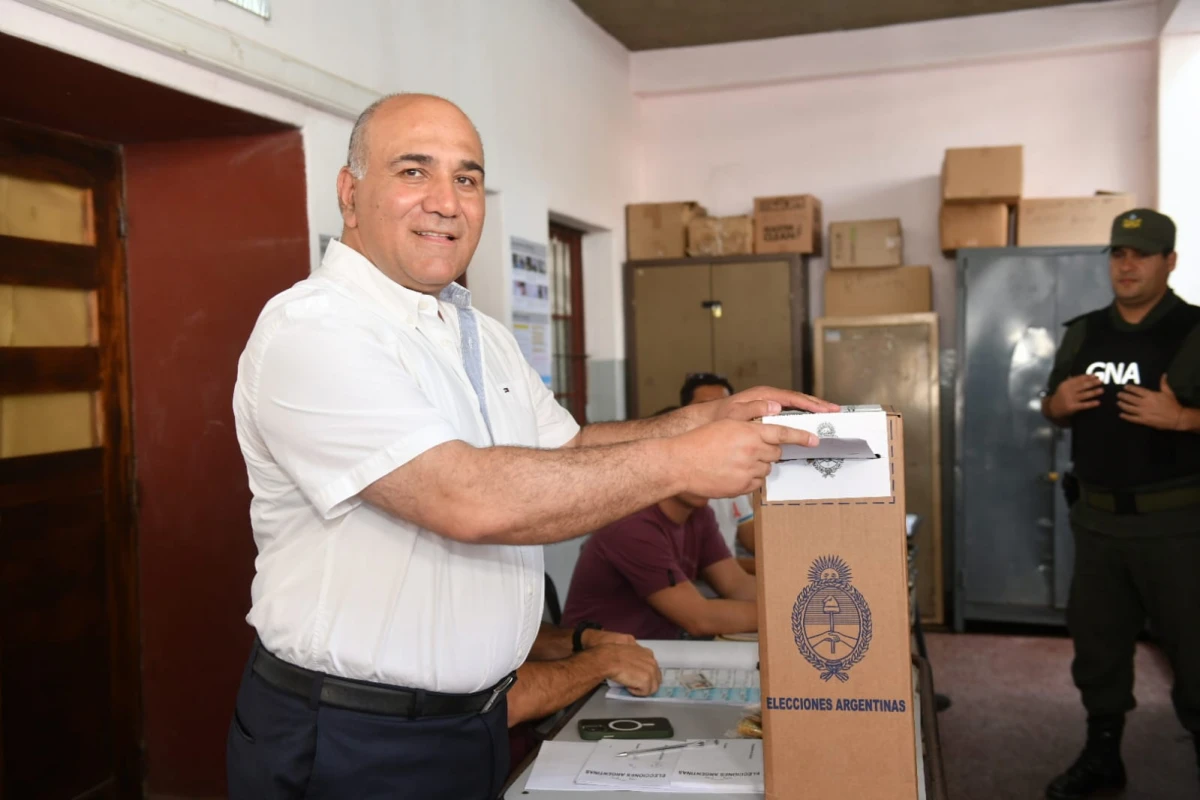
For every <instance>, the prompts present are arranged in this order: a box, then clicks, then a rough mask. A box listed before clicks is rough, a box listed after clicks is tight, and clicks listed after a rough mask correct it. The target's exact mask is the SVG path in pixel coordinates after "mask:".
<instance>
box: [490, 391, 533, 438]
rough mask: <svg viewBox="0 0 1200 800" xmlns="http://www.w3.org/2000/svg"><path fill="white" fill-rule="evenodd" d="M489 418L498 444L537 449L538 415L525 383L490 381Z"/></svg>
mask: <svg viewBox="0 0 1200 800" xmlns="http://www.w3.org/2000/svg"><path fill="white" fill-rule="evenodd" d="M488 417H489V418H490V420H491V423H492V436H493V438H494V439H495V442H496V444H506V445H517V446H520V447H537V444H538V427H537V413H536V412H535V411H534V409H533V398H532V397H530V395H529V389H528V387H526V386H525V384H524V382H523V381H517V380H499V381H495V382H491V381H489V385H488Z"/></svg>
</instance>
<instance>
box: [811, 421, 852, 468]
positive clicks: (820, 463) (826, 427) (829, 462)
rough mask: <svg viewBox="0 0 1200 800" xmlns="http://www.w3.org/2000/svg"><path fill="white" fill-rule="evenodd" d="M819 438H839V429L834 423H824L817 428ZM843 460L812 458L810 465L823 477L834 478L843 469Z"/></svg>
mask: <svg viewBox="0 0 1200 800" xmlns="http://www.w3.org/2000/svg"><path fill="white" fill-rule="evenodd" d="M817 436H820V437H821V438H822V439H828V438H829V437H830V436H837V429H836V428H834V427H833V423H832V422H822V423H821V424H820V425H818V426H817ZM843 461H845V459H842V458H810V459H808V463H809V464H812V466H813V469H815V470H816V471H817V472H819V473H821V475H822V476H823V477H826V478H832V477H833V476H834V475H836V474H837V471H838V470H839V469H841V468H842V462H843Z"/></svg>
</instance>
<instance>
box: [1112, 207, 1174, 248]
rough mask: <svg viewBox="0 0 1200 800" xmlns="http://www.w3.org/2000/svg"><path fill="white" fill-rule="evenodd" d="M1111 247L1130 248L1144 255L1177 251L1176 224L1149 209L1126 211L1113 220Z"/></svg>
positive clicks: (1163, 215) (1165, 216) (1164, 215)
mask: <svg viewBox="0 0 1200 800" xmlns="http://www.w3.org/2000/svg"><path fill="white" fill-rule="evenodd" d="M1109 247H1130V248H1133V249H1134V250H1138V251H1140V252H1143V253H1170V252H1173V251H1174V250H1175V223H1174V222H1172V221H1171V218H1170V217H1168V216H1167V215H1166V214H1160V213H1158V212H1157V211H1153V210H1151V209H1149V208H1135V209H1133V210H1132V211H1126V212H1125V213H1124V214H1121V215H1119V216H1118V217H1117V218H1116V219H1114V220H1113V225H1112V240H1111V242H1110V244H1109Z"/></svg>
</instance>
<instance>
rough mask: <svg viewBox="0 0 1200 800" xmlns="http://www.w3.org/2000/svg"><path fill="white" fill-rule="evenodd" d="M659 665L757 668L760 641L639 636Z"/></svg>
mask: <svg viewBox="0 0 1200 800" xmlns="http://www.w3.org/2000/svg"><path fill="white" fill-rule="evenodd" d="M638 644H640V645H641V646H642V647H646V648H649V650H650V652H652V653H654V658H655V659H656V660H657V661H658V665H659V666H660V667H664V668H678V669H757V668H758V642H716V641H713V642H696V641H689V640H685V639H640V640H638Z"/></svg>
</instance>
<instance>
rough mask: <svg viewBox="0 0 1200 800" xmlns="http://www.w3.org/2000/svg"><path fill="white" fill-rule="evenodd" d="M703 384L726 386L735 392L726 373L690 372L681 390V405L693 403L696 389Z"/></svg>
mask: <svg viewBox="0 0 1200 800" xmlns="http://www.w3.org/2000/svg"><path fill="white" fill-rule="evenodd" d="M701 386H724V387H725V388H726V389H728V390H729V393H730V394H733V384H732V383H730V382H729V379H728V378H726V377H725V376H724V375H717V374H715V373H712V372H690V373H688V376H687V379H686V380H685V381H684V382H683V388H682V389H680V390H679V405H681V406H687V405H691V403H692V400H693V399H695V397H696V390H697V389H699V388H700V387H701Z"/></svg>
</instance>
